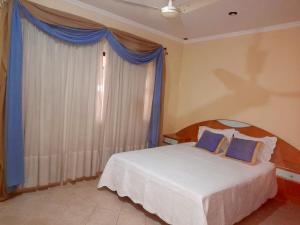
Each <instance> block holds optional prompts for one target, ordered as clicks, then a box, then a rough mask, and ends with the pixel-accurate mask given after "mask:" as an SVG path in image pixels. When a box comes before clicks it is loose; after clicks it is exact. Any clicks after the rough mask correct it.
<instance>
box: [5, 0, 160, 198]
mask: <svg viewBox="0 0 300 225" xmlns="http://www.w3.org/2000/svg"><path fill="white" fill-rule="evenodd" d="M21 15H22V16H24V18H26V19H27V20H28V21H29V22H30V23H31V24H33V25H35V26H36V27H37V28H38V29H39V30H41V31H43V32H45V33H47V34H48V35H50V36H52V37H54V38H56V39H59V40H63V41H65V42H68V43H71V44H76V45H87V44H93V43H97V42H99V41H101V40H103V39H106V40H107V41H108V43H109V45H110V46H111V48H112V49H113V50H114V51H115V52H116V53H117V54H118V55H119V56H120V57H121V58H122V59H124V60H126V61H128V62H129V63H132V64H136V65H140V64H147V63H149V62H151V61H153V62H154V63H155V85H154V93H153V99H152V109H151V119H150V125H149V135H148V146H149V147H155V146H157V145H158V141H159V131H160V130H159V129H160V112H161V92H162V76H163V68H164V49H163V48H162V47H161V46H160V47H158V48H157V49H155V50H153V51H151V52H149V53H145V52H143V53H141V52H135V51H132V50H130V49H127V48H126V47H125V46H124V45H123V44H122V43H120V42H119V40H118V38H116V37H115V36H114V35H113V32H112V31H111V30H110V29H108V28H101V29H79V28H72V27H65V26H63V25H53V24H47V23H45V22H43V21H41V20H39V19H37V18H35V17H34V16H33V15H32V14H31V12H30V11H29V10H27V9H26V7H24V6H23V5H22V4H20V2H19V1H18V0H15V1H14V6H13V11H12V17H11V35H10V43H11V44H10V54H9V70H8V79H7V94H6V104H5V108H6V118H5V122H6V126H5V133H6V135H5V141H6V142H5V153H6V154H5V158H6V165H5V175H6V186H7V187H6V188H7V190H8V191H10V192H11V191H13V190H15V189H16V188H17V187H18V186H19V185H20V184H23V183H24V141H23V132H22V131H23V124H22V118H23V115H22V76H23V70H22V68H23V67H22V63H23V37H22V24H21ZM128 40H130V39H128Z"/></svg>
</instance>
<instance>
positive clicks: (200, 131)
mask: <svg viewBox="0 0 300 225" xmlns="http://www.w3.org/2000/svg"><path fill="white" fill-rule="evenodd" d="M205 130H208V131H210V132H213V133H216V134H223V135H224V136H225V137H226V141H224V144H223V145H222V146H221V150H222V151H225V150H226V149H227V147H228V145H229V143H230V141H231V139H232V136H233V134H234V132H235V131H236V130H235V129H213V128H210V127H207V126H200V127H199V129H198V140H199V139H200V138H201V136H202V134H203V132H204V131H205Z"/></svg>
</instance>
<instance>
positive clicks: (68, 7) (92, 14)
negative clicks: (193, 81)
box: [30, 0, 183, 133]
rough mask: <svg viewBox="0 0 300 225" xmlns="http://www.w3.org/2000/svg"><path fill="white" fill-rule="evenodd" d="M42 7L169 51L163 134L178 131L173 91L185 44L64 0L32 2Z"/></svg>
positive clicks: (176, 95) (176, 86)
mask: <svg viewBox="0 0 300 225" xmlns="http://www.w3.org/2000/svg"><path fill="white" fill-rule="evenodd" d="M30 1H32V2H35V3H39V4H41V5H45V6H47V7H50V8H54V9H58V10H64V11H66V12H69V13H73V14H76V15H79V16H82V17H85V18H89V19H91V20H94V21H97V22H99V23H102V24H104V25H106V26H108V27H113V28H117V29H120V30H124V31H127V32H130V33H133V34H136V35H138V36H140V37H143V38H146V39H148V40H152V41H154V42H157V43H160V44H162V45H163V46H164V47H166V48H167V49H168V53H169V54H168V55H167V56H166V77H167V79H166V83H165V98H164V117H163V133H170V132H173V131H175V130H176V127H175V119H176V111H175V110H174V109H176V108H177V106H176V104H177V98H178V92H177V91H175V92H174V91H173V90H178V84H179V82H178V80H179V74H180V66H181V59H182V50H183V44H182V43H181V42H177V41H174V40H171V39H169V38H166V37H163V36H161V35H157V34H153V33H151V32H149V31H146V30H144V29H141V28H136V27H135V26H131V25H128V24H125V23H122V22H119V21H116V20H114V19H111V18H108V17H105V16H102V15H101V14H99V13H97V12H96V11H91V10H89V9H84V8H82V7H79V6H76V5H74V4H69V3H68V2H66V1H62V0H51V1H49V0H30Z"/></svg>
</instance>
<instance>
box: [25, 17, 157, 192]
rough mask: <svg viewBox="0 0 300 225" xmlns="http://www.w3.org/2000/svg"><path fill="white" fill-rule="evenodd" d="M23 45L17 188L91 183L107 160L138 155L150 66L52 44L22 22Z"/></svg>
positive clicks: (98, 49) (101, 46)
mask: <svg viewBox="0 0 300 225" xmlns="http://www.w3.org/2000/svg"><path fill="white" fill-rule="evenodd" d="M23 39H24V40H23V42H24V59H23V71H24V72H23V113H24V114H23V115H24V117H23V121H24V142H25V150H24V151H25V185H24V186H25V187H35V186H43V185H49V184H55V183H62V182H65V181H68V180H75V179H77V178H82V177H90V176H95V175H97V174H98V173H99V172H100V171H101V170H102V169H103V168H104V166H105V163H106V162H107V160H108V158H109V157H110V156H111V155H112V154H113V153H115V152H121V151H128V150H132V149H139V148H144V147H146V143H147V135H148V128H149V121H150V114H151V104H152V96H153V86H154V70H155V69H154V64H153V63H151V64H148V65H132V64H130V63H128V62H126V61H124V60H123V59H121V58H120V57H119V56H118V55H117V54H116V53H115V52H113V50H112V49H111V48H110V47H109V46H108V45H107V44H105V42H101V43H97V44H94V45H86V46H75V45H70V44H67V43H64V42H61V41H58V40H55V39H53V38H52V37H49V36H48V35H46V34H44V33H43V32H41V31H39V30H38V29H37V28H35V27H34V26H33V25H31V24H30V23H29V22H27V21H26V20H23ZM104 51H105V52H106V56H105V57H103V52H104Z"/></svg>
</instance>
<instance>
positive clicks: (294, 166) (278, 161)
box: [165, 120, 300, 173]
mask: <svg viewBox="0 0 300 225" xmlns="http://www.w3.org/2000/svg"><path fill="white" fill-rule="evenodd" d="M226 121H228V122H230V120H208V121H204V122H199V123H195V124H193V125H190V126H188V127H186V128H184V129H182V130H180V131H178V132H177V133H175V134H171V135H165V136H167V137H170V138H175V139H176V140H179V141H180V142H186V141H197V135H198V129H199V126H207V127H211V128H215V129H226V128H234V129H236V130H238V131H239V132H240V133H242V134H246V135H249V136H252V137H265V136H274V137H277V136H276V135H273V134H272V133H270V132H268V131H266V130H263V129H261V128H259V127H256V126H253V125H250V124H245V123H241V122H238V121H231V122H232V123H236V124H239V123H240V124H241V125H243V124H245V125H246V126H240V127H239V126H230V123H224V122H226ZM225 124H226V125H225ZM271 161H272V162H273V163H274V164H275V165H276V167H277V168H281V169H284V170H288V171H291V172H295V173H300V151H299V150H298V149H296V148H295V147H293V146H292V145H290V144H289V143H287V142H286V141H284V140H282V139H281V138H280V137H277V144H276V148H275V151H274V153H273V155H272V159H271Z"/></svg>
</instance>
